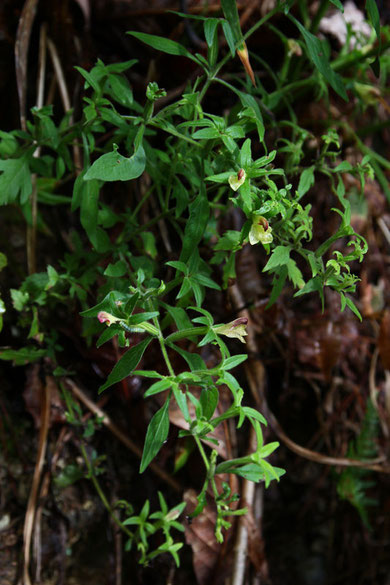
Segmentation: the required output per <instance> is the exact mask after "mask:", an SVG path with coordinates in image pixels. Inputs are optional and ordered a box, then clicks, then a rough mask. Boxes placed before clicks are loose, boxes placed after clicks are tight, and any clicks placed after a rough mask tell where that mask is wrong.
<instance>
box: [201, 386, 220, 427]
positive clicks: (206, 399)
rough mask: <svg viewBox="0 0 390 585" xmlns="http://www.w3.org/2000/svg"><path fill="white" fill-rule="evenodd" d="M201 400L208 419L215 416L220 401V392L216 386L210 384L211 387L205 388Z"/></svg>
mask: <svg viewBox="0 0 390 585" xmlns="http://www.w3.org/2000/svg"><path fill="white" fill-rule="evenodd" d="M199 402H200V404H201V407H202V414H203V416H204V417H205V418H206V419H207V420H210V418H211V417H212V416H213V414H214V411H215V409H216V408H217V405H218V402H219V392H218V390H217V389H216V388H215V386H210V387H209V388H203V390H202V392H201V394H200V399H199Z"/></svg>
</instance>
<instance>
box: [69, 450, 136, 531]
mask: <svg viewBox="0 0 390 585" xmlns="http://www.w3.org/2000/svg"><path fill="white" fill-rule="evenodd" d="M80 451H81V455H82V457H83V459H84V462H85V465H86V467H87V470H88V475H89V478H90V479H91V481H92V483H93V485H94V487H95V490H96V492H97V494H98V496H99V498H100V499H101V501H102V503H103V505H104V507H105V508H106V510H107V512H108V513H109V514H110V516H111V518H112V519H113V521H114V522H115V524H116V525H117V526H118V527H119V528H120V529H121V530H122V531H123V532H124V533H125V534H127V536H129V537H130V538H132V537H133V534H132V532H131V531H130V530H129V529H128V528H126V526H125V525H124V524H123V522H121V521H120V520H119V518H118V516H116V514H114V511H113V509H112V508H111V506H110V503H109V501H108V500H107V498H106V495H105V493H104V492H103V490H102V488H101V486H100V483H99V482H98V480H97V477H96V475H95V470H94V468H93V465H92V464H91V462H90V460H89V458H88V455H87V451H86V449H85V447H84V445H83V444H81V445H80Z"/></svg>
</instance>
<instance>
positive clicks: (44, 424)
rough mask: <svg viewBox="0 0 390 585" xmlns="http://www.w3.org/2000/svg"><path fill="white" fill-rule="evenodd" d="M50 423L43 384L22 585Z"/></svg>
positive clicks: (47, 394)
mask: <svg viewBox="0 0 390 585" xmlns="http://www.w3.org/2000/svg"><path fill="white" fill-rule="evenodd" d="M49 422H50V385H49V384H47V383H45V384H44V385H43V394H42V401H41V428H40V431H39V445H38V455H37V461H36V464H35V469H34V475H33V481H32V485H31V490H30V496H29V499H28V504H27V510H26V516H25V521H24V529H23V542H24V547H23V549H24V566H23V585H31V580H30V575H29V564H30V548H31V536H32V531H33V527H34V520H35V512H36V507H37V496H38V489H39V484H40V480H41V475H42V469H43V463H44V459H45V452H46V445H47V436H48V432H49Z"/></svg>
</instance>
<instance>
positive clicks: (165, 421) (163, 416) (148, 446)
mask: <svg viewBox="0 0 390 585" xmlns="http://www.w3.org/2000/svg"><path fill="white" fill-rule="evenodd" d="M168 406H169V400H167V401H166V402H165V404H164V406H162V407H161V408H160V410H158V411H157V412H156V413H155V415H154V416H153V418H152V419H151V421H150V423H149V426H148V430H147V432H146V437H145V445H144V450H143V453H142V459H141V465H140V469H139V472H140V473H143V472H144V471H145V469H146V468H147V467H148V465H149V463H150V462H151V461H152V460H153V459H154V458H155V457H156V455H157V453H158V452H159V451H160V449H161V447H162V445H163V443H164V441H165V440H166V438H167V437H168V432H169V414H168Z"/></svg>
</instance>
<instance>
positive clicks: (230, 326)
mask: <svg viewBox="0 0 390 585" xmlns="http://www.w3.org/2000/svg"><path fill="white" fill-rule="evenodd" d="M247 324H248V319H247V318H246V317H238V319H235V320H234V321H230V323H226V325H215V327H213V329H214V331H215V333H218V335H226V337H235V338H236V339H239V340H240V341H241V342H242V343H245V339H244V336H245V335H248V333H247V331H246V326H247Z"/></svg>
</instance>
